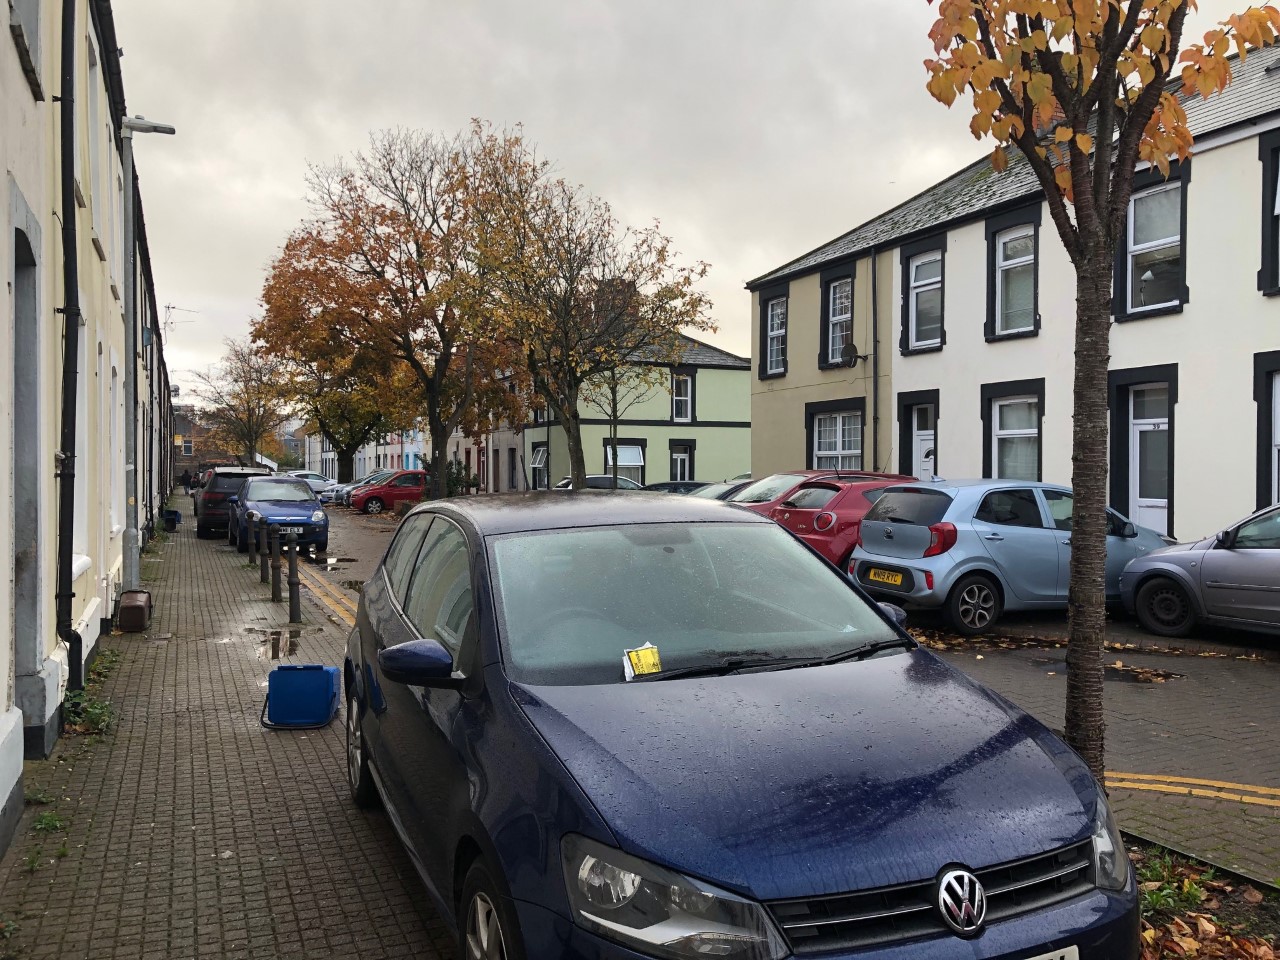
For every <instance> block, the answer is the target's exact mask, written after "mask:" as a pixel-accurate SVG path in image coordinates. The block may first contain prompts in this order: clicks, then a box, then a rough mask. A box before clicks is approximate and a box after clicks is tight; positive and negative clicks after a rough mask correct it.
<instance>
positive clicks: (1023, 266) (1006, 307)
mask: <svg viewBox="0 0 1280 960" xmlns="http://www.w3.org/2000/svg"><path fill="white" fill-rule="evenodd" d="M995 252H996V264H995V267H996V330H995V332H996V335H997V336H999V335H1001V334H1006V333H1021V332H1022V331H1024V330H1032V329H1034V328H1035V320H1036V236H1035V227H1033V226H1032V225H1031V224H1029V223H1028V224H1024V225H1022V226H1018V227H1014V228H1012V229H1010V230H1006V231H1004V232H1003V233H1000V234H998V235H997V236H996V250H995Z"/></svg>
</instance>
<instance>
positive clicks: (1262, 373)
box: [1169, 350, 1280, 510]
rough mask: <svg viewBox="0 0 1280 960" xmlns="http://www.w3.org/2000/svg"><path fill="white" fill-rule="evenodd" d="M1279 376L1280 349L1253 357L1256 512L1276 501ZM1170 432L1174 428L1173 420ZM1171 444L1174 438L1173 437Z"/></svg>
mask: <svg viewBox="0 0 1280 960" xmlns="http://www.w3.org/2000/svg"><path fill="white" fill-rule="evenodd" d="M1277 374H1280V350H1267V351H1264V352H1262V353H1255V354H1254V355H1253V399H1254V402H1255V403H1257V405H1258V453H1257V457H1258V497H1257V509H1258V510H1262V509H1265V508H1266V507H1269V506H1271V504H1272V503H1273V502H1274V501H1273V499H1272V497H1271V491H1272V482H1273V479H1274V478H1273V477H1272V476H1271V469H1272V464H1271V444H1272V436H1273V430H1274V428H1275V422H1274V420H1273V416H1274V414H1273V411H1274V410H1275V397H1274V395H1273V394H1272V390H1274V389H1280V388H1276V387H1274V386H1273V384H1275V382H1276V381H1275V377H1276V375H1277ZM1169 429H1171V430H1172V429H1173V422H1172V418H1171V419H1170V423H1169ZM1170 442H1172V438H1170Z"/></svg>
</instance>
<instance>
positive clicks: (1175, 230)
mask: <svg viewBox="0 0 1280 960" xmlns="http://www.w3.org/2000/svg"><path fill="white" fill-rule="evenodd" d="M1181 224H1182V183H1181V182H1180V181H1179V182H1176V183H1169V184H1166V185H1164V186H1160V187H1156V188H1155V189H1154V190H1148V191H1146V192H1145V193H1142V194H1139V195H1137V196H1135V197H1134V198H1133V199H1132V200H1130V201H1129V236H1128V254H1127V256H1128V283H1127V289H1128V297H1129V312H1130V313H1140V312H1142V311H1145V310H1154V309H1156V308H1158V307H1172V306H1177V305H1178V304H1180V303H1181V302H1182V287H1183V280H1182V226H1181Z"/></svg>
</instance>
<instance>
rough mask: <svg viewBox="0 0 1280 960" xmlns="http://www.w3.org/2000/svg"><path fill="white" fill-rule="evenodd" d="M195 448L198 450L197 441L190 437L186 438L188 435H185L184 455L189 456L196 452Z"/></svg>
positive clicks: (183, 442) (183, 440)
mask: <svg viewBox="0 0 1280 960" xmlns="http://www.w3.org/2000/svg"><path fill="white" fill-rule="evenodd" d="M195 450H196V445H195V441H193V440H190V439H188V438H186V437H183V439H182V455H183V456H184V457H189V456H191V455H192V454H194V453H195Z"/></svg>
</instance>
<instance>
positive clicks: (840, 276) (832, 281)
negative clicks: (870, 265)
mask: <svg viewBox="0 0 1280 960" xmlns="http://www.w3.org/2000/svg"><path fill="white" fill-rule="evenodd" d="M855 268H856V262H855V261H852V260H850V261H846V262H845V263H839V264H835V265H834V266H830V267H827V268H826V269H824V270H823V271H822V273H821V274H819V282H820V284H821V286H820V289H821V292H822V308H821V310H820V311H819V320H818V369H819V370H836V369H839V368H840V367H843V366H844V364H843V363H842V362H841V360H840V358H839V357H837V358H836V359H834V360H832V359H831V356H830V354H831V288H832V287H833V286H835V285H836V284H837V283H839V282H840V281H842V280H848V281H849V342H850V343H853V315H854V299H853V297H854V291H855V290H856V289H857V278H856V277H855V275H854V274H855V272H856V269H855Z"/></svg>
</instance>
